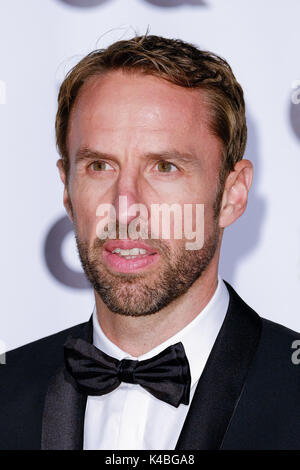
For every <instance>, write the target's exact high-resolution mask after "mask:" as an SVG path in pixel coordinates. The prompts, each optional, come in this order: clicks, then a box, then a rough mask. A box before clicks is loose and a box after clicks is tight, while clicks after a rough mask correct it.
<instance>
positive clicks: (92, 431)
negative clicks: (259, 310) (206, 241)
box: [83, 277, 229, 450]
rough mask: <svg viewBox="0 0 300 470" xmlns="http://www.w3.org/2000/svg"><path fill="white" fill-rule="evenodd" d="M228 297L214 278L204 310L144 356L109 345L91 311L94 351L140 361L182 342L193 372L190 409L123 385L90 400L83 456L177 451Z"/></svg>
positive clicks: (85, 426) (222, 286) (131, 386)
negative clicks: (102, 452)
mask: <svg viewBox="0 0 300 470" xmlns="http://www.w3.org/2000/svg"><path fill="white" fill-rule="evenodd" d="M228 304H229V293H228V290H227V288H226V286H225V284H224V282H223V281H222V279H221V278H220V277H219V278H218V286H217V289H216V291H215V293H214V295H213V297H212V298H211V300H210V301H209V303H208V304H207V305H206V307H205V308H204V309H203V310H202V311H201V312H200V313H199V314H198V315H197V317H196V318H194V320H192V321H191V322H190V323H189V324H188V325H187V326H185V327H184V328H183V329H182V330H181V331H179V332H178V333H176V334H175V335H174V336H172V337H171V338H169V339H168V340H166V341H164V342H163V343H162V344H160V345H159V346H157V347H155V348H154V349H152V350H151V351H148V352H147V353H146V354H143V355H141V356H139V357H133V356H131V355H130V354H127V353H126V352H124V351H122V350H121V349H120V348H118V346H116V345H115V344H114V343H112V342H111V341H110V340H109V339H108V338H107V337H106V336H105V334H104V333H103V331H102V329H101V327H100V324H99V322H98V319H97V313H96V307H95V308H94V311H93V334H94V345H95V346H96V347H97V348H98V349H101V350H102V351H103V352H105V353H106V354H108V355H110V356H112V357H114V358H116V359H118V360H121V359H133V360H136V359H138V360H140V361H142V360H144V359H149V358H151V357H152V356H155V355H156V354H158V353H160V352H161V351H163V350H164V349H165V348H167V347H168V346H170V345H172V344H175V343H178V342H179V341H181V342H182V344H183V346H184V349H185V353H186V356H187V359H188V361H189V365H190V371H191V392H190V402H189V405H183V404H180V405H179V407H178V408H175V407H174V406H172V405H169V404H168V403H165V402H163V401H161V400H159V399H158V398H155V397H154V396H153V395H151V394H150V393H149V392H147V391H146V390H145V389H144V388H143V387H141V386H140V385H138V384H128V383H124V382H122V383H121V384H120V385H119V387H118V388H116V389H115V390H113V391H112V392H110V393H107V394H106V395H101V396H96V397H94V396H89V397H88V399H87V405H86V412H85V421H84V444H83V448H84V449H85V450H89V449H93V450H94V449H105V450H126V449H128V450H133V449H136V450H142V449H146V450H151V449H156V450H172V449H175V446H176V443H177V440H178V438H179V435H180V432H181V429H182V426H183V423H184V420H185V418H186V415H187V413H188V410H189V406H190V404H191V401H192V398H193V395H194V392H195V389H196V386H197V383H198V380H199V378H200V376H201V374H202V371H203V369H204V366H205V364H206V361H207V359H208V356H209V354H210V352H211V349H212V347H213V345H214V342H215V340H216V337H217V335H218V333H219V330H220V328H221V326H222V323H223V321H224V318H225V315H226V312H227V308H228Z"/></svg>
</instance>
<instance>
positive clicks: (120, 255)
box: [103, 240, 159, 273]
mask: <svg viewBox="0 0 300 470" xmlns="http://www.w3.org/2000/svg"><path fill="white" fill-rule="evenodd" d="M158 259H159V254H158V253H157V252H156V251H155V250H153V249H152V248H151V247H150V246H149V245H147V244H146V243H143V242H140V241H138V240H109V241H107V242H105V243H104V245H103V261H104V262H105V263H106V264H107V265H108V266H109V267H110V268H111V269H113V270H114V271H117V272H122V273H130V272H135V271H139V270H142V269H143V270H145V269H147V268H148V267H150V266H151V267H152V266H153V264H154V263H156V262H157V261H158Z"/></svg>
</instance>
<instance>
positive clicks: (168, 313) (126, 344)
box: [95, 267, 218, 357]
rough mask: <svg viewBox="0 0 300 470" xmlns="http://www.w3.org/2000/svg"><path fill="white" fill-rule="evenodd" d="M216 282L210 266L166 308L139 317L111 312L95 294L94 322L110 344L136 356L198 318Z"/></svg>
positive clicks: (212, 293) (213, 271)
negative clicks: (95, 319) (97, 323)
mask: <svg viewBox="0 0 300 470" xmlns="http://www.w3.org/2000/svg"><path fill="white" fill-rule="evenodd" d="M217 283H218V276H217V269H216V267H215V268H213V267H212V268H211V269H208V270H207V271H206V272H205V273H203V274H202V276H201V277H200V278H199V279H198V280H197V281H195V282H194V284H193V285H192V286H191V287H190V288H189V290H188V291H187V292H186V293H185V294H184V295H182V296H181V297H179V298H178V299H175V300H174V301H173V302H171V303H170V304H169V305H168V306H167V307H165V308H163V309H161V310H159V311H158V312H156V313H154V314H152V315H147V316H141V317H130V316H125V315H120V314H116V313H114V312H111V311H110V310H109V309H108V308H107V307H106V305H105V304H104V303H103V301H102V299H101V298H100V297H99V295H98V294H97V293H95V301H96V309H97V317H98V321H99V323H100V326H101V328H102V330H103V332H104V334H105V335H106V336H107V338H108V339H109V340H110V341H112V342H113V343H114V344H116V345H117V346H118V347H119V348H120V349H122V350H123V351H125V352H127V353H128V354H131V355H132V356H134V357H138V356H141V355H142V354H145V353H146V352H148V351H150V350H151V349H153V348H155V347H156V346H158V345H159V344H161V343H163V342H164V341H166V340H167V339H168V338H170V337H171V336H173V335H175V334H176V333H178V332H179V331H180V330H182V329H183V328H184V327H185V326H186V325H188V324H189V323H190V322H191V321H192V320H193V319H194V318H195V317H196V316H197V315H199V313H200V312H201V311H202V310H203V309H204V307H205V306H206V305H207V304H208V302H209V301H210V299H211V298H212V296H213V295H214V293H215V291H216V288H217ZM100 312H101V313H100Z"/></svg>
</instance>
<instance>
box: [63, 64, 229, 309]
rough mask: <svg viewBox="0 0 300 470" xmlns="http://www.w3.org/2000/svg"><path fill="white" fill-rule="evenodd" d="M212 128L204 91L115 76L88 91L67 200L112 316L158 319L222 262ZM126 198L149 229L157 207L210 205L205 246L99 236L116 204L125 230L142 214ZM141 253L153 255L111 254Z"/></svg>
mask: <svg viewBox="0 0 300 470" xmlns="http://www.w3.org/2000/svg"><path fill="white" fill-rule="evenodd" d="M208 122H209V107H208V104H207V103H206V100H205V94H204V92H202V91H201V90H195V89H194V90H191V89H187V88H183V87H179V86H176V85H173V84H171V83H169V82H167V81H165V80H162V79H160V78H157V77H154V76H150V75H142V74H126V73H124V72H122V71H115V72H111V73H108V74H107V75H105V76H102V77H100V76H98V77H92V78H90V79H89V80H88V81H87V82H86V83H85V85H83V87H82V88H81V90H80V92H79V96H78V97H77V100H76V103H75V105H74V107H73V109H72V113H71V117H70V123H69V133H68V139H67V145H68V151H69V158H70V173H69V183H68V187H66V188H65V204H66V207H67V208H69V213H70V208H71V212H72V218H73V220H74V226H75V233H76V240H77V246H78V250H79V254H80V258H81V262H82V264H83V267H84V270H85V272H86V274H87V276H88V278H89V280H90V281H91V283H92V285H93V286H94V288H95V290H96V292H97V293H98V294H99V296H100V297H101V298H102V300H103V302H104V303H105V304H106V306H107V307H108V308H109V309H110V310H111V311H113V312H117V313H119V314H123V315H133V316H138V315H147V314H152V313H155V312H156V311H158V310H160V309H161V308H163V307H165V306H167V305H168V304H169V303H170V302H171V301H172V300H174V299H175V298H177V297H179V296H181V295H183V294H185V293H186V292H187V291H188V289H189V287H190V286H191V285H192V284H193V283H194V282H195V281H196V280H197V279H198V278H199V277H200V276H201V275H202V273H203V272H205V270H206V269H207V267H208V266H209V265H211V264H212V262H215V260H216V257H217V256H216V254H217V247H218V243H219V239H220V237H219V227H218V221H217V218H216V217H215V207H214V205H215V201H216V197H217V193H218V189H219V171H220V164H221V152H222V146H221V143H220V141H219V140H218V139H217V138H216V137H215V136H213V135H212V133H211V132H210V131H209V126H208ZM120 196H126V197H127V206H128V207H129V206H130V205H132V204H136V203H139V204H143V206H145V207H146V208H147V210H148V214H149V218H148V226H149V227H150V225H151V208H152V207H153V206H152V204H162V203H165V204H168V205H170V206H171V205H172V204H174V203H175V204H178V205H179V206H180V207H181V208H182V214H183V213H184V205H185V204H192V205H193V207H195V205H196V204H204V213H205V231H204V235H205V237H204V245H203V247H202V248H201V249H198V250H187V249H186V241H187V240H186V238H185V237H184V235H183V238H182V239H174V236H172V234H173V233H172V230H171V236H170V238H169V239H165V238H162V237H160V238H159V239H153V238H151V234H150V233H149V237H150V238H148V239H145V238H144V237H143V239H139V240H131V241H130V243H131V244H130V243H129V244H128V240H127V241H124V240H122V241H120V240H118V238H119V237H118V232H117V239H113V240H112V239H110V240H109V239H106V240H105V239H100V238H99V237H98V236H97V233H98V232H97V224H98V223H99V216H98V215H96V212H97V208H98V207H99V205H101V204H111V205H113V206H114V208H115V209H116V217H117V229H118V228H119V226H120V225H122V226H123V227H124V226H125V227H128V225H129V223H130V221H131V220H132V219H134V218H135V217H136V215H137V214H136V215H135V216H133V215H129V213H128V212H127V211H126V209H124V208H122V207H121V206H120V204H119V203H120V199H119V197H120ZM193 213H194V212H193ZM98 214H99V212H98ZM193 227H194V225H193ZM134 247H136V248H137V247H140V248H141V247H143V248H144V249H146V253H144V252H143V251H142V252H141V253H139V254H138V255H137V254H136V251H135V252H131V253H130V254H128V253H127V254H126V252H122V251H121V252H120V253H112V252H113V251H114V250H115V249H118V248H121V249H122V248H134ZM117 251H118V250H117ZM122 253H123V255H122ZM132 253H133V254H132Z"/></svg>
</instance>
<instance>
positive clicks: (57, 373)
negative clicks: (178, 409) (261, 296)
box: [0, 283, 300, 450]
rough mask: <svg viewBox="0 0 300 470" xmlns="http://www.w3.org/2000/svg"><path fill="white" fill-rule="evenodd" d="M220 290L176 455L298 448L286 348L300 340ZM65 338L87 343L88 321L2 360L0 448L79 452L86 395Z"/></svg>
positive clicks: (297, 390)
mask: <svg viewBox="0 0 300 470" xmlns="http://www.w3.org/2000/svg"><path fill="white" fill-rule="evenodd" d="M226 285H227V288H228V290H229V294H230V302H229V307H228V311H227V314H226V317H225V320H224V323H223V325H222V328H221V330H220V332H219V334H218V337H217V339H216V342H215V344H214V347H213V349H212V351H211V354H210V356H209V359H208V361H207V363H206V366H205V369H204V371H203V373H202V375H201V377H200V380H199V382H198V385H197V389H196V391H195V394H194V397H193V400H192V403H191V406H190V409H189V412H188V414H187V417H186V420H185V423H184V425H183V428H182V431H181V434H180V437H179V439H178V442H177V445H176V450H177V449H178V450H180V449H184V450H195V449H252V450H254V449H255V450H256V449H300V364H299V365H295V364H294V363H293V361H292V353H293V352H294V350H293V349H292V347H291V346H292V343H293V341H295V340H297V339H300V334H299V333H296V332H294V331H292V330H289V329H287V328H285V327H283V326H281V325H278V324H276V323H273V322H271V321H269V320H266V319H263V318H261V317H260V316H258V315H257V314H256V313H255V312H254V311H253V310H252V309H251V308H250V307H249V306H248V305H246V304H245V303H244V302H243V300H242V299H241V298H240V297H239V296H238V294H237V293H236V292H235V291H234V290H233V288H232V287H231V286H230V285H229V284H227V283H226ZM69 335H72V336H74V337H82V338H85V339H87V340H88V341H92V325H91V321H90V322H87V323H83V324H81V325H77V326H75V327H73V328H69V329H68V330H65V331H62V332H60V333H57V334H55V335H52V336H49V337H47V338H44V339H41V340H39V341H35V342H33V343H31V344H28V345H26V346H22V347H20V348H18V349H15V350H14V351H11V352H9V353H8V354H7V356H6V364H5V365H1V366H0V449H6V450H11V449H69V450H75V449H82V446H83V423H84V413H85V406H86V399H87V397H86V396H85V395H83V394H81V393H80V392H78V391H77V390H76V388H75V387H74V384H73V383H72V381H71V380H70V377H69V376H68V374H67V373H66V371H65V369H64V356H63V345H64V343H65V341H66V339H67V337H68V336H69ZM199 341H201V338H199ZM99 432H103V433H105V432H106V431H105V427H104V428H103V429H101V430H99Z"/></svg>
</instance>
